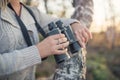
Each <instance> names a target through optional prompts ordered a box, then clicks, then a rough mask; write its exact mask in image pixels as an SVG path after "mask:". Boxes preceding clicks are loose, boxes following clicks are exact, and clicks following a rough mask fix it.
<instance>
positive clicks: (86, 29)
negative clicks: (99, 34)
mask: <svg viewBox="0 0 120 80" xmlns="http://www.w3.org/2000/svg"><path fill="white" fill-rule="evenodd" d="M85 32H86V33H87V34H88V35H89V38H90V39H92V34H91V32H90V31H89V30H88V28H85Z"/></svg>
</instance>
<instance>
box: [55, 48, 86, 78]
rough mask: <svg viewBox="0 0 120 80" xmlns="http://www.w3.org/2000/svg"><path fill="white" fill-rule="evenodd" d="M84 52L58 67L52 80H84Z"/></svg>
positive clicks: (76, 54) (78, 53)
mask: <svg viewBox="0 0 120 80" xmlns="http://www.w3.org/2000/svg"><path fill="white" fill-rule="evenodd" d="M85 79H86V50H83V49H82V50H81V51H79V52H77V53H75V55H73V56H72V57H71V58H70V59H68V60H66V61H65V62H63V63H61V64H59V65H58V68H57V69H56V71H55V74H54V77H53V80H85Z"/></svg>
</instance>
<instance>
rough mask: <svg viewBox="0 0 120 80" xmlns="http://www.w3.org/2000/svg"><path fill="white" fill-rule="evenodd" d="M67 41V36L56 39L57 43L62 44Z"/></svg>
mask: <svg viewBox="0 0 120 80" xmlns="http://www.w3.org/2000/svg"><path fill="white" fill-rule="evenodd" d="M65 42H67V38H60V39H58V40H56V44H61V43H65Z"/></svg>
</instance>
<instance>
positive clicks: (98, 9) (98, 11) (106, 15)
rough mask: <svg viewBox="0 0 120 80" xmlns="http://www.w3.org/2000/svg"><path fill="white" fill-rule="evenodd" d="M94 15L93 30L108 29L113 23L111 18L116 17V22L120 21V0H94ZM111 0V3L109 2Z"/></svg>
mask: <svg viewBox="0 0 120 80" xmlns="http://www.w3.org/2000/svg"><path fill="white" fill-rule="evenodd" d="M93 1H94V15H93V24H92V26H91V28H90V30H91V32H101V31H106V29H107V26H110V25H112V22H111V20H110V19H111V18H112V17H115V24H117V23H119V22H120V8H119V6H120V0H93ZM109 1H111V3H110V2H109ZM109 3H110V4H109Z"/></svg>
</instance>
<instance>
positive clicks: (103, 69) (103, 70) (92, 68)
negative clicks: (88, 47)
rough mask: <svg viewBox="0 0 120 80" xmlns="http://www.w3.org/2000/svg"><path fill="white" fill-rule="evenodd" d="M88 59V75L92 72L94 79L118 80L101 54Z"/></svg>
mask: <svg viewBox="0 0 120 80" xmlns="http://www.w3.org/2000/svg"><path fill="white" fill-rule="evenodd" d="M88 59H89V60H87V61H88V62H87V66H88V75H89V74H91V75H92V78H93V80H117V79H116V78H115V77H114V76H113V75H112V74H111V72H110V70H109V68H108V67H107V64H106V58H104V57H103V56H100V55H94V56H91V57H89V58H88ZM88 80H89V79H88Z"/></svg>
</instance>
